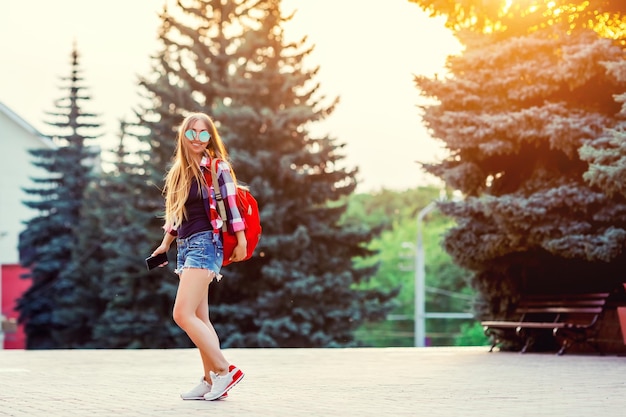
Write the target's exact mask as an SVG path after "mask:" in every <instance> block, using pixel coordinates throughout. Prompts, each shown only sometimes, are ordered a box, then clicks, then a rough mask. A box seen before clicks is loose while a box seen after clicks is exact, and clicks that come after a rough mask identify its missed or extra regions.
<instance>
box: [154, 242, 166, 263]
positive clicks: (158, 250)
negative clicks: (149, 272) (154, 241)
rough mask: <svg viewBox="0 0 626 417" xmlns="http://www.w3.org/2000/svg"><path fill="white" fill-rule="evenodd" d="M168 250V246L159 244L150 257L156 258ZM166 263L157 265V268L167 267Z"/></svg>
mask: <svg viewBox="0 0 626 417" xmlns="http://www.w3.org/2000/svg"><path fill="white" fill-rule="evenodd" d="M168 249H169V245H166V244H165V243H161V244H160V245H159V246H158V247H157V248H156V249H155V250H154V251H153V252H152V256H156V255H158V254H160V253H165V252H167V250H168ZM167 264H168V262H163V263H162V264H160V265H159V268H162V267H164V266H165V265H167Z"/></svg>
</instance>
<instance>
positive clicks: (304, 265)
mask: <svg viewBox="0 0 626 417" xmlns="http://www.w3.org/2000/svg"><path fill="white" fill-rule="evenodd" d="M179 6H180V7H179V8H178V9H176V10H173V11H172V13H171V14H170V13H169V12H168V11H165V12H164V13H163V15H162V18H163V25H162V28H163V31H162V33H161V39H162V41H163V46H164V47H163V50H162V52H161V53H160V54H159V55H158V57H157V58H156V60H155V74H157V76H156V77H155V78H154V79H152V80H151V79H146V80H144V81H143V83H142V85H143V86H144V87H145V89H146V90H147V91H148V97H149V98H150V99H151V102H152V103H153V104H154V107H153V108H150V107H148V106H146V111H145V113H144V114H142V115H141V117H142V124H143V125H144V126H147V127H148V128H149V129H150V135H149V136H146V139H148V138H149V140H150V144H151V149H150V151H149V155H150V157H146V161H147V163H146V167H147V170H148V171H149V172H152V173H155V174H156V173H158V175H154V177H153V178H155V179H156V178H157V177H159V180H160V181H162V178H163V174H164V173H165V170H166V168H167V164H166V162H169V160H170V158H171V155H172V153H173V150H174V145H175V143H174V140H173V138H174V133H173V129H174V128H175V127H176V126H177V125H178V124H179V123H180V121H181V120H182V117H183V116H184V115H185V114H186V113H187V112H189V111H198V110H200V111H204V112H207V113H209V114H211V115H212V116H214V117H215V119H216V122H217V124H218V128H219V129H220V132H221V134H222V135H223V137H224V140H225V142H226V144H227V146H228V149H229V151H230V152H231V156H232V162H233V165H234V168H235V170H236V172H237V175H238V178H239V179H240V180H242V181H244V182H247V183H248V184H249V185H250V187H251V189H252V191H253V192H254V193H255V195H257V196H258V199H259V203H260V204H261V210H262V217H263V227H264V236H263V238H262V242H261V246H260V248H259V254H258V256H257V257H255V258H254V259H253V260H250V261H247V262H246V263H244V264H240V265H233V266H229V267H227V268H228V269H227V270H226V271H224V273H225V274H226V276H227V277H226V278H225V279H224V280H223V281H222V282H220V283H219V284H214V285H212V286H211V297H212V300H213V303H214V304H213V305H214V307H212V315H213V317H214V318H215V321H216V327H217V328H218V331H219V332H220V336H221V338H222V342H223V345H224V346H334V345H345V344H351V343H353V337H352V335H351V331H352V330H354V328H355V327H356V326H358V324H359V323H360V322H361V321H362V320H364V318H365V317H370V318H372V317H375V316H378V317H382V315H383V312H384V311H385V306H384V305H385V302H386V299H387V298H388V297H389V295H385V294H383V293H381V292H375V291H362V292H359V291H354V289H353V285H354V284H356V283H358V282H361V281H364V280H366V279H367V278H369V277H370V276H371V274H372V272H373V270H374V268H373V267H372V268H368V269H366V270H356V269H354V268H353V266H352V263H351V262H352V258H353V257H354V256H357V255H366V254H367V253H369V252H368V251H367V250H366V249H364V248H363V247H362V243H363V242H365V241H367V239H368V238H369V237H370V236H371V231H369V230H364V229H358V230H357V229H348V228H342V227H340V226H339V225H338V220H339V218H340V216H341V214H342V213H343V211H344V210H345V205H342V204H339V203H337V201H338V200H339V199H340V198H341V197H342V196H345V195H347V194H349V193H351V192H352V191H353V189H354V186H355V183H354V182H355V180H354V172H353V171H346V170H344V169H342V168H340V167H339V165H340V161H341V159H342V156H341V155H340V153H339V152H338V149H339V148H340V147H341V146H338V145H336V144H335V141H334V140H332V139H330V138H320V139H314V138H311V137H310V135H309V134H308V133H307V131H306V129H305V124H306V123H308V122H314V121H317V120H320V119H321V118H322V117H325V116H326V115H327V114H328V113H330V111H332V109H333V107H334V104H335V103H334V102H333V103H331V104H329V105H327V106H325V107H324V106H322V107H321V109H315V108H314V107H315V106H316V105H317V103H319V101H318V100H317V99H315V98H313V96H314V95H316V93H317V86H316V85H314V84H313V85H309V84H310V83H312V81H310V78H311V77H312V76H313V75H314V74H315V71H310V72H307V71H303V70H302V63H301V60H302V58H303V57H304V56H305V55H306V54H307V53H308V51H302V50H300V48H299V47H296V46H293V47H292V46H289V47H285V46H284V45H283V42H284V40H283V38H282V34H281V33H280V30H281V28H280V22H281V17H280V10H279V7H278V3H277V2H274V1H268V0H263V1H245V0H238V1H226V2H225V1H215V0H211V1H189V2H181V3H180V4H179ZM290 53H293V54H294V55H293V56H291V55H290ZM146 195H147V194H146ZM152 197H154V198H155V199H156V200H155V201H158V204H159V207H162V196H161V195H158V196H157V195H156V194H154V193H153V194H151V195H150V198H152ZM333 202H335V203H333ZM153 230H157V229H156V227H153ZM159 240H160V237H159ZM155 241H157V240H156V239H155ZM303 253H307V256H302V254H303ZM171 296H172V298H173V296H174V292H172V293H171ZM280 303H282V305H280ZM323 303H327V304H326V305H324V304H323ZM322 306H324V307H323V309H324V312H323V313H322V312H321V308H322Z"/></svg>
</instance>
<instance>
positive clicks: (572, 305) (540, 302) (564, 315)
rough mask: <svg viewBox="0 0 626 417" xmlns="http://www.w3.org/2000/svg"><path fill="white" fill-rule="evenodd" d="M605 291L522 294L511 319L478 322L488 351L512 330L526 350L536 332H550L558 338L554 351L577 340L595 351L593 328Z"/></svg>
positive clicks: (602, 307)
mask: <svg viewBox="0 0 626 417" xmlns="http://www.w3.org/2000/svg"><path fill="white" fill-rule="evenodd" d="M608 297H609V293H591V294H553V295H526V296H523V297H522V298H521V299H520V301H519V303H518V304H517V307H516V309H515V313H514V317H515V318H514V319H513V320H485V321H482V322H481V325H482V326H483V329H484V332H485V335H486V336H487V337H489V338H490V339H491V342H492V344H491V349H489V351H490V352H492V351H493V349H494V348H495V347H496V346H497V345H498V344H499V343H500V342H502V340H503V339H504V337H503V336H506V333H507V332H508V336H512V334H511V333H512V332H515V335H516V336H517V337H518V338H520V339H521V340H522V342H523V343H524V347H523V348H522V350H521V353H524V352H526V351H527V350H528V349H529V347H530V346H531V345H532V343H533V340H534V338H535V336H537V335H538V333H540V332H543V333H546V332H551V333H552V336H553V337H554V338H555V339H556V340H557V341H558V342H559V344H560V349H559V351H558V352H557V354H558V355H562V354H563V353H565V351H566V350H567V349H569V348H570V347H571V346H573V345H575V344H578V343H585V344H587V345H589V346H591V347H592V348H594V349H595V350H596V351H599V349H598V347H597V345H596V344H594V343H593V328H594V326H595V324H596V323H597V322H598V319H599V318H600V315H601V314H602V312H603V311H604V306H605V304H606V301H607V298H608Z"/></svg>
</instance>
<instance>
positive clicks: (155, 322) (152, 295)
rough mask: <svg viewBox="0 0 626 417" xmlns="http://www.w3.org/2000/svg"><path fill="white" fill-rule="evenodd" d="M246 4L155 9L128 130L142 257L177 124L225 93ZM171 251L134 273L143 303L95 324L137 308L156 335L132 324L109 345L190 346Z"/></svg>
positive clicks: (156, 219)
mask: <svg viewBox="0 0 626 417" xmlns="http://www.w3.org/2000/svg"><path fill="white" fill-rule="evenodd" d="M252 3H254V2H252V1H227V2H224V1H220V0H211V1H200V0H189V1H183V2H180V3H179V4H178V5H177V6H176V7H174V8H173V9H171V10H170V9H167V8H166V9H164V10H163V11H162V13H161V15H160V18H161V26H160V32H159V41H160V44H161V45H160V50H159V51H158V53H157V54H156V55H155V56H154V57H153V69H152V74H149V75H147V76H145V77H142V78H141V80H140V87H141V90H142V95H143V96H144V99H145V101H144V102H143V103H142V107H141V108H140V109H138V110H137V111H136V116H137V118H138V122H137V123H136V124H137V126H135V129H134V130H133V132H135V133H133V135H134V136H136V137H137V139H138V141H139V143H140V144H141V150H140V151H139V152H138V153H137V155H139V156H140V158H141V161H142V162H141V166H140V169H139V170H140V171H141V172H142V175H143V179H142V180H141V181H138V182H137V183H136V184H135V186H136V187H137V188H136V193H137V198H136V199H131V200H129V201H134V202H135V203H137V204H140V207H141V209H140V211H141V213H140V215H137V216H135V217H134V218H133V222H134V225H133V228H134V229H133V231H134V233H135V234H134V235H133V238H134V239H136V243H137V245H138V246H137V247H138V248H139V246H140V245H141V244H143V245H144V249H142V250H144V251H145V252H144V254H145V256H147V255H149V254H150V253H151V252H152V250H153V249H154V248H155V247H156V246H157V245H158V244H159V243H160V241H161V239H162V237H163V230H162V226H163V219H162V216H163V214H164V201H163V195H162V192H161V190H162V187H163V184H164V178H165V174H166V172H167V169H168V168H169V166H170V163H171V162H172V160H173V155H174V151H175V148H176V140H175V138H176V128H177V127H178V125H179V124H180V123H181V121H182V120H183V118H184V116H185V115H186V114H187V113H188V112H191V111H204V112H206V113H208V114H212V113H213V110H214V108H215V107H217V106H219V105H221V104H220V103H221V102H222V101H223V100H225V99H226V98H227V94H225V86H224V82H225V80H226V78H227V73H228V68H229V64H230V63H231V62H233V60H234V58H232V57H231V55H232V54H233V52H232V51H233V50H236V45H237V43H238V36H239V35H241V32H242V31H243V29H245V28H246V26H245V25H244V23H245V17H246V16H247V14H248V12H249V6H248V4H252ZM227 32H228V33H229V34H228V35H227ZM139 199H140V201H139ZM138 207H139V206H138ZM175 252H176V250H175V245H172V250H171V251H170V253H169V258H170V267H168V268H158V269H155V270H153V271H151V272H149V273H147V272H142V273H140V274H139V276H144V278H142V279H143V280H145V281H147V282H149V286H147V287H141V285H139V287H137V288H136V289H135V290H133V291H135V292H136V295H135V296H134V297H137V298H140V299H141V302H140V303H141V305H142V307H143V308H141V309H139V308H137V309H135V310H133V311H135V313H129V312H120V313H121V314H120V313H118V317H117V318H116V319H114V318H113V316H115V315H116V313H115V311H117V310H119V309H121V308H122V305H123V303H128V302H130V301H124V300H118V301H119V303H118V301H116V302H115V303H110V304H109V305H108V311H107V313H106V321H103V322H102V323H100V324H99V328H100V329H101V330H98V334H103V335H104V334H105V330H104V329H105V328H106V327H105V326H111V325H113V324H112V322H113V321H115V320H117V321H118V323H117V324H115V326H116V327H117V328H118V329H119V330H121V329H123V328H124V326H131V324H130V320H129V318H130V317H131V316H132V315H133V314H140V312H141V311H142V312H143V313H141V314H143V318H142V320H144V321H146V323H148V324H149V326H151V327H152V332H153V336H154V337H153V338H152V339H149V338H148V337H149V336H150V335H149V334H145V335H144V336H139V335H138V333H141V332H142V331H143V330H141V329H135V330H133V331H132V332H131V333H133V334H134V335H135V336H134V339H133V341H131V340H130V338H129V340H126V341H125V340H123V337H122V336H121V335H120V337H119V339H118V340H117V341H116V342H115V343H120V344H125V343H131V346H135V347H185V346H190V345H191V342H190V341H189V339H188V337H187V336H186V335H185V334H184V333H182V331H181V330H180V329H179V328H178V326H177V325H176V324H175V323H174V321H173V320H172V318H171V315H172V306H173V303H174V297H175V294H176V288H177V284H178V278H177V277H176V276H175V275H174V274H173V272H172V268H173V266H174V265H175V261H176V258H175V256H176V254H175ZM119 279H120V280H126V278H119ZM130 281H132V280H130ZM130 281H129V282H130ZM120 282H122V281H120ZM133 285H137V284H133ZM133 302H134V301H133ZM106 323H108V324H106ZM100 326H101V327H100ZM98 338H99V337H98Z"/></svg>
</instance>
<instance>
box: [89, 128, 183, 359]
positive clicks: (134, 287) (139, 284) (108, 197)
mask: <svg viewBox="0 0 626 417" xmlns="http://www.w3.org/2000/svg"><path fill="white" fill-rule="evenodd" d="M120 127H121V131H120V142H119V146H118V147H117V150H116V153H115V156H114V158H115V159H114V160H113V161H112V162H113V169H112V170H110V171H109V172H107V174H106V176H104V177H103V178H102V179H101V181H100V182H99V184H98V186H97V187H94V188H93V193H92V198H91V200H92V201H97V203H96V205H97V206H98V207H97V208H94V210H93V211H92V213H93V216H94V217H95V218H96V219H97V221H98V223H99V227H98V230H99V231H100V237H99V241H100V242H101V245H100V246H101V252H102V256H103V259H102V262H101V264H100V269H101V271H102V272H101V275H102V277H101V279H100V286H101V291H100V292H99V293H98V294H99V302H98V305H99V306H101V311H100V314H99V316H98V318H97V319H96V320H94V322H93V340H92V342H91V344H92V345H93V346H95V347H98V348H163V347H171V346H186V338H183V334H182V331H180V330H179V329H178V328H174V327H169V326H167V325H164V322H166V320H165V319H164V317H163V315H165V314H168V315H169V314H170V313H169V312H170V311H171V305H169V304H166V302H167V299H166V297H164V296H163V294H162V293H163V292H164V287H163V286H164V283H163V282H160V281H159V280H158V279H154V277H155V273H159V274H161V273H163V272H165V273H166V274H169V281H168V282H166V284H167V285H171V284H172V283H175V282H176V278H175V276H174V274H173V273H172V272H171V271H169V268H165V269H164V270H162V271H158V272H157V271H153V272H148V271H147V270H146V267H145V263H144V259H145V258H146V257H147V256H148V255H149V254H150V253H151V252H152V250H153V249H154V245H155V243H154V242H151V241H147V240H146V231H145V230H144V228H145V225H146V224H150V223H151V222H153V221H154V210H153V207H152V206H151V204H150V202H149V200H146V199H145V198H144V195H143V192H144V191H145V189H146V186H147V184H148V181H149V179H148V176H147V174H146V172H145V170H144V169H143V166H142V164H141V161H140V160H138V159H137V158H136V155H135V152H132V151H130V150H129V149H128V148H129V147H130V148H132V147H134V146H135V145H136V140H135V139H134V138H133V137H132V136H131V135H129V134H128V132H127V123H126V122H123V121H122V122H121V124H120ZM146 203H148V204H146ZM166 290H169V287H166ZM165 318H167V316H166V317H165Z"/></svg>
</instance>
